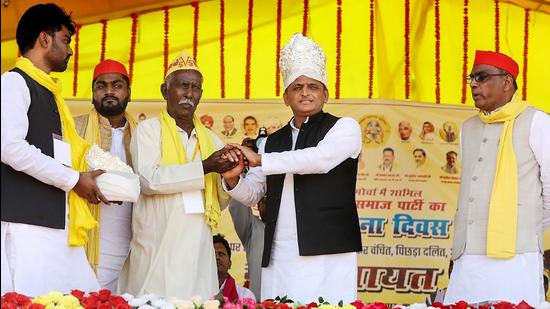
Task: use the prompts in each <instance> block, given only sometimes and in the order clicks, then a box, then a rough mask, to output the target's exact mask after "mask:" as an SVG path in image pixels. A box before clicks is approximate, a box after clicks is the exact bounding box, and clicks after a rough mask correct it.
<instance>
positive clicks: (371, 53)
mask: <svg viewBox="0 0 550 309" xmlns="http://www.w3.org/2000/svg"><path fill="white" fill-rule="evenodd" d="M373 83H374V0H370V25H369V99H372V90H373Z"/></svg>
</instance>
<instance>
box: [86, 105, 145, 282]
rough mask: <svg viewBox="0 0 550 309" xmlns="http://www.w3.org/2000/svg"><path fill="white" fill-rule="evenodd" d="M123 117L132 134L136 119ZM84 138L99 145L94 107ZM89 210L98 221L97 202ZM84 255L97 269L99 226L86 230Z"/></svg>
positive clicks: (97, 121) (128, 116)
mask: <svg viewBox="0 0 550 309" xmlns="http://www.w3.org/2000/svg"><path fill="white" fill-rule="evenodd" d="M124 117H126V120H127V121H128V125H129V126H130V134H132V133H133V132H134V130H135V128H136V121H135V120H134V118H133V117H132V115H130V114H128V113H124ZM84 139H85V140H86V141H87V142H88V143H90V144H96V145H99V146H101V134H100V130H99V114H98V113H97V111H96V109H95V108H92V109H91V110H90V113H89V114H88V125H87V127H86V132H85V133H84ZM89 206H90V211H91V214H92V216H93V217H94V219H95V220H96V221H97V222H99V218H100V212H101V207H100V205H99V204H89ZM85 249H86V256H87V257H88V262H89V263H90V265H91V266H92V268H93V269H94V271H97V265H98V263H99V226H98V227H97V228H96V229H91V230H88V242H87V243H86V248H85Z"/></svg>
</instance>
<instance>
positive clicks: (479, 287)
mask: <svg viewBox="0 0 550 309" xmlns="http://www.w3.org/2000/svg"><path fill="white" fill-rule="evenodd" d="M548 136H550V117H549V116H548V115H546V114H545V113H543V112H536V113H535V114H534V116H533V121H532V123H531V132H530V134H529V145H530V146H531V149H532V150H533V154H534V156H535V158H536V160H537V162H538V163H539V166H540V179H541V181H542V200H543V205H544V211H543V213H544V219H543V228H544V229H545V230H546V228H547V227H548V226H549V225H550V144H549V143H548V141H547V139H548ZM542 276H543V258H542V255H541V254H540V253H538V252H528V253H521V254H517V255H516V256H515V257H513V258H511V259H505V260H499V259H493V258H489V257H486V256H482V255H462V256H461V257H460V258H458V259H457V260H456V261H454V266H453V271H452V273H451V277H450V280H449V286H448V288H447V293H446V294H445V304H452V303H455V302H457V301H461V300H464V301H466V302H468V303H471V304H475V303H479V302H484V301H508V302H511V303H516V304H517V303H519V302H521V301H522V300H525V301H526V302H527V303H529V304H530V305H531V306H535V307H536V306H538V305H539V304H541V303H542V302H543V301H544V290H543V277H542Z"/></svg>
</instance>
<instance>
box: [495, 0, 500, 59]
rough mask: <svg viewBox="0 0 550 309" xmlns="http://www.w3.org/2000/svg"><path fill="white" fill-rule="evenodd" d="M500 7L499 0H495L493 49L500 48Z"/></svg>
mask: <svg viewBox="0 0 550 309" xmlns="http://www.w3.org/2000/svg"><path fill="white" fill-rule="evenodd" d="M499 29H500V8H499V0H495V51H496V52H497V53H498V51H499V49H500V31H499Z"/></svg>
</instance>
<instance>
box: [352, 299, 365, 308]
mask: <svg viewBox="0 0 550 309" xmlns="http://www.w3.org/2000/svg"><path fill="white" fill-rule="evenodd" d="M350 305H353V306H354V307H355V308H357V309H363V307H365V304H363V302H362V301H360V300H356V301H354V302H353V303H351V304H350Z"/></svg>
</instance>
